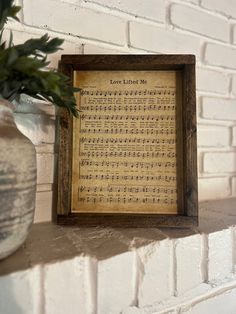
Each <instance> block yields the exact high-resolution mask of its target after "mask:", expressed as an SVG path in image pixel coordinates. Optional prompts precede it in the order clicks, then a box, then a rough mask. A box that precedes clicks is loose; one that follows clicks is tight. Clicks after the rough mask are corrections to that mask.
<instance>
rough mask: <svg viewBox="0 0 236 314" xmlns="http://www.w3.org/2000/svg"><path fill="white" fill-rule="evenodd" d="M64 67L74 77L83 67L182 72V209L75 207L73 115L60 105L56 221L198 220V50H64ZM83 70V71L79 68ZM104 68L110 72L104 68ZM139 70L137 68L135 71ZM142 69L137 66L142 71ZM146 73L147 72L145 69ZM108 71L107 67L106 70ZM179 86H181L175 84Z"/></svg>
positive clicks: (181, 223) (168, 223) (149, 223)
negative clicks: (96, 52)
mask: <svg viewBox="0 0 236 314" xmlns="http://www.w3.org/2000/svg"><path fill="white" fill-rule="evenodd" d="M59 67H60V71H61V72H62V73H64V74H66V75H67V76H69V77H70V78H71V84H74V73H81V72H83V71H86V72H87V71H88V72H89V71H102V73H103V72H104V71H107V73H109V71H119V72H121V71H126V72H124V73H127V71H128V72H129V71H130V72H131V73H133V72H132V71H148V73H149V72H152V73H157V72H158V71H162V72H163V71H167V72H168V71H169V72H171V71H172V72H175V71H176V73H177V72H178V73H179V74H180V80H181V89H180V90H179V91H178V93H179V94H180V96H181V103H180V104H179V105H178V106H176V130H177V131H176V132H177V136H176V138H177V144H176V151H177V170H176V171H177V179H176V180H177V183H176V184H177V186H178V188H177V205H176V206H177V209H178V211H177V213H175V214H169V213H168V214H160V213H153V212H151V213H145V212H137V213H136V212H122V213H120V212H118V211H117V212H79V213H77V212H76V213H75V212H73V210H72V208H71V200H72V163H73V158H75V157H74V155H73V118H72V117H71V116H70V115H69V114H68V112H67V111H66V110H65V109H60V110H59V111H58V119H59V120H58V121H59V124H58V125H59V156H58V200H57V223H58V224H64V225H66V224H69V225H71V224H75V225H79V226H86V227H93V226H110V227H157V226H158V227H189V226H192V225H197V223H198V189H197V139H196V88H195V56H193V55H63V56H62V58H61V61H60V63H59ZM80 71H81V72H80ZM104 73H105V72H104ZM122 73H123V72H121V75H122ZM135 73H136V72H135ZM137 73H138V72H137ZM140 73H143V72H140ZM105 74H106V73H105ZM176 89H177V90H178V88H176Z"/></svg>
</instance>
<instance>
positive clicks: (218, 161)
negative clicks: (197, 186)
mask: <svg viewBox="0 0 236 314" xmlns="http://www.w3.org/2000/svg"><path fill="white" fill-rule="evenodd" d="M235 160H236V153H233V152H227V153H221V152H220V153H217V152H214V153H205V154H204V159H203V169H204V172H208V173H224V172H234V171H236V163H235Z"/></svg>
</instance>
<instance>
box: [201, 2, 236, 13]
mask: <svg viewBox="0 0 236 314" xmlns="http://www.w3.org/2000/svg"><path fill="white" fill-rule="evenodd" d="M201 5H202V6H203V7H204V8H207V9H210V10H212V11H216V12H219V13H222V14H225V15H227V16H231V17H236V3H235V1H234V0H224V1H222V0H202V1H201Z"/></svg>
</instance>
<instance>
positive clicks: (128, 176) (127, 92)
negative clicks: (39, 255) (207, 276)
mask: <svg viewBox="0 0 236 314" xmlns="http://www.w3.org/2000/svg"><path fill="white" fill-rule="evenodd" d="M60 69H61V71H62V72H63V73H65V74H67V75H69V76H70V77H71V84H73V85H74V86H76V87H80V88H81V92H80V93H78V94H77V95H76V99H77V105H78V108H79V109H80V111H81V113H80V116H79V118H78V119H75V118H71V117H70V116H69V115H68V113H67V111H65V110H61V111H59V113H58V116H59V163H58V164H59V180H58V206H57V221H58V223H60V224H78V225H80V226H98V225H100V226H113V227H115V226H117V227H147V226H152V227H154V226H174V227H186V226H190V225H193V224H196V223H197V216H198V214H197V212H198V195H197V148H196V95H195V57H194V56H192V55H64V56H62V59H61V62H60Z"/></svg>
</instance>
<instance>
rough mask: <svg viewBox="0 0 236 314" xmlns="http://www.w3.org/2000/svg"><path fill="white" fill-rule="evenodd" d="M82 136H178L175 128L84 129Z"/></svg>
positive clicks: (81, 131)
mask: <svg viewBox="0 0 236 314" xmlns="http://www.w3.org/2000/svg"><path fill="white" fill-rule="evenodd" d="M80 133H81V134H98V133H99V134H145V135H173V134H176V130H175V128H170V129H166V130H165V129H160V130H159V129H156V130H154V129H149V128H147V129H144V128H142V129H134V128H130V129H125V128H124V129H117V128H114V129H108V128H107V129H105V128H104V129H100V128H99V129H92V128H91V129H90V128H83V129H81V130H80Z"/></svg>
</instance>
